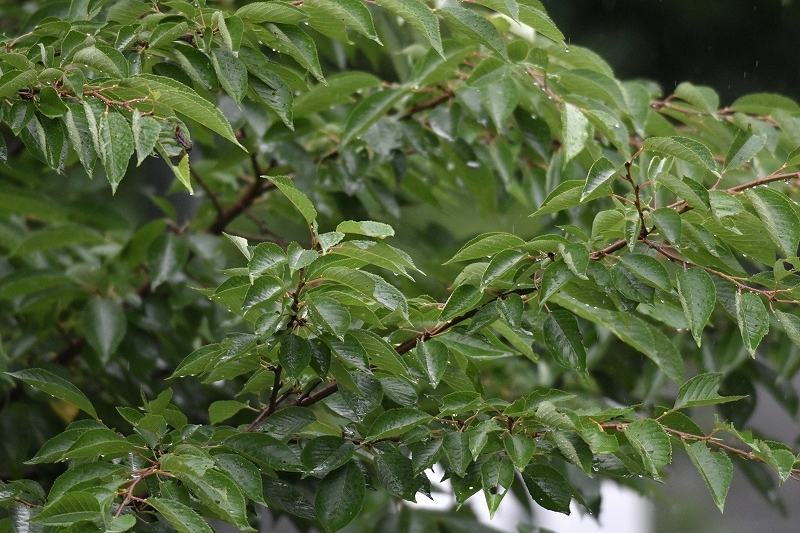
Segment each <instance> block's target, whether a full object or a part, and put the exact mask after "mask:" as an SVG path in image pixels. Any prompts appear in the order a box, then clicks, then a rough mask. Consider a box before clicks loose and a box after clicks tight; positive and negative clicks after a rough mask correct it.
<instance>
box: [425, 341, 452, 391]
mask: <svg viewBox="0 0 800 533" xmlns="http://www.w3.org/2000/svg"><path fill="white" fill-rule="evenodd" d="M449 357H450V352H449V350H448V349H447V346H445V345H444V344H443V343H442V342H440V341H437V340H436V339H428V340H426V341H425V342H421V343H419V344H417V358H418V359H419V360H420V363H422V367H423V369H424V370H425V373H426V374H427V375H428V380H429V381H430V383H431V386H432V387H433V388H434V389H435V388H436V387H437V386H438V385H439V381H441V379H442V376H444V372H445V370H447V364H448V361H449Z"/></svg>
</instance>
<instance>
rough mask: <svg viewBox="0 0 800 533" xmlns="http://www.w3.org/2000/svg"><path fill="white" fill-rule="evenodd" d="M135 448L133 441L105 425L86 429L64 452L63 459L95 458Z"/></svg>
mask: <svg viewBox="0 0 800 533" xmlns="http://www.w3.org/2000/svg"><path fill="white" fill-rule="evenodd" d="M135 449H136V446H134V444H133V443H131V442H129V441H127V440H125V439H124V438H122V437H120V436H119V434H117V433H116V432H114V431H111V430H110V429H108V428H105V427H99V428H94V429H90V430H88V431H86V432H85V433H84V434H83V435H81V436H80V437H78V438H77V439H76V440H75V442H73V443H72V445H71V446H70V447H69V449H67V450H66V451H65V452H64V455H63V458H64V459H83V458H95V457H99V456H101V455H124V454H126V453H131V452H133V451H134V450H135Z"/></svg>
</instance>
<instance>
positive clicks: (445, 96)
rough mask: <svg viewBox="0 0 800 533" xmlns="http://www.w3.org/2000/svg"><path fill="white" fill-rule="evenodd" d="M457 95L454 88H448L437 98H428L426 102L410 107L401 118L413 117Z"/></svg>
mask: <svg viewBox="0 0 800 533" xmlns="http://www.w3.org/2000/svg"><path fill="white" fill-rule="evenodd" d="M455 95H456V93H454V92H453V91H452V90H450V89H448V90H447V91H445V92H444V93H443V94H441V95H439V96H437V97H436V98H434V99H432V100H427V101H425V102H420V103H418V104H414V105H413V106H411V107H409V108H408V110H407V111H406V112H405V113H403V114H402V115H400V119H401V120H402V119H407V118H411V117H413V116H414V115H415V114H416V113H419V112H420V111H425V110H426V109H432V108H434V107H436V106H437V105H439V104H441V103H444V102H446V101H448V100H450V99H452V98H453V97H454V96H455Z"/></svg>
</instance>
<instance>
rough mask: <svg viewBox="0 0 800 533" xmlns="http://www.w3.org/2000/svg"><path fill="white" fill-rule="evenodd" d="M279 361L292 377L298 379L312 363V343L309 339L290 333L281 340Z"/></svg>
mask: <svg viewBox="0 0 800 533" xmlns="http://www.w3.org/2000/svg"><path fill="white" fill-rule="evenodd" d="M278 361H280V363H281V366H283V369H284V370H285V371H286V374H287V375H288V376H289V377H290V378H291V379H297V378H298V377H300V374H302V373H303V370H305V369H306V367H308V365H309V363H311V345H310V344H309V342H308V340H306V339H304V338H302V337H298V336H297V335H295V334H294V333H290V334H288V335H287V336H286V337H284V339H283V340H282V341H281V348H280V351H278Z"/></svg>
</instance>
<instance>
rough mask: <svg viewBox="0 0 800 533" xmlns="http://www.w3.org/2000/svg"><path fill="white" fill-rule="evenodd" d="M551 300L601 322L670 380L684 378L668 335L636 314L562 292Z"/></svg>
mask: <svg viewBox="0 0 800 533" xmlns="http://www.w3.org/2000/svg"><path fill="white" fill-rule="evenodd" d="M552 300H553V302H555V303H557V304H558V305H560V306H561V307H564V308H565V309H568V310H569V311H571V312H572V313H574V314H575V315H577V316H579V317H581V318H583V319H585V320H589V321H590V322H594V323H597V324H600V325H602V326H603V327H604V328H606V329H608V330H609V331H611V333H613V334H614V335H615V336H617V337H618V338H619V339H620V340H622V341H623V342H625V343H626V344H628V345H630V346H632V347H633V348H635V349H636V350H639V351H640V352H641V353H643V354H645V355H646V356H647V357H649V358H650V359H652V360H653V362H655V363H656V364H657V365H658V367H659V368H661V370H663V371H664V373H665V374H666V375H667V376H668V377H669V378H670V379H672V380H673V381H676V382H681V381H683V372H684V368H683V360H682V359H681V355H680V353H679V352H678V350H677V349H676V348H675V345H674V344H673V343H672V342H671V341H670V340H669V338H668V337H667V336H666V335H664V333H662V332H661V330H659V329H657V328H656V327H655V326H653V325H651V324H650V323H648V322H646V321H644V320H642V319H640V318H639V317H637V316H635V315H629V314H627V313H617V312H614V311H609V310H606V309H603V308H600V307H598V308H597V309H593V308H592V307H588V306H587V305H586V304H585V303H583V302H581V301H578V300H576V299H574V298H573V297H571V296H568V295H565V294H563V293H562V294H557V295H555V296H553V297H552Z"/></svg>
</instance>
